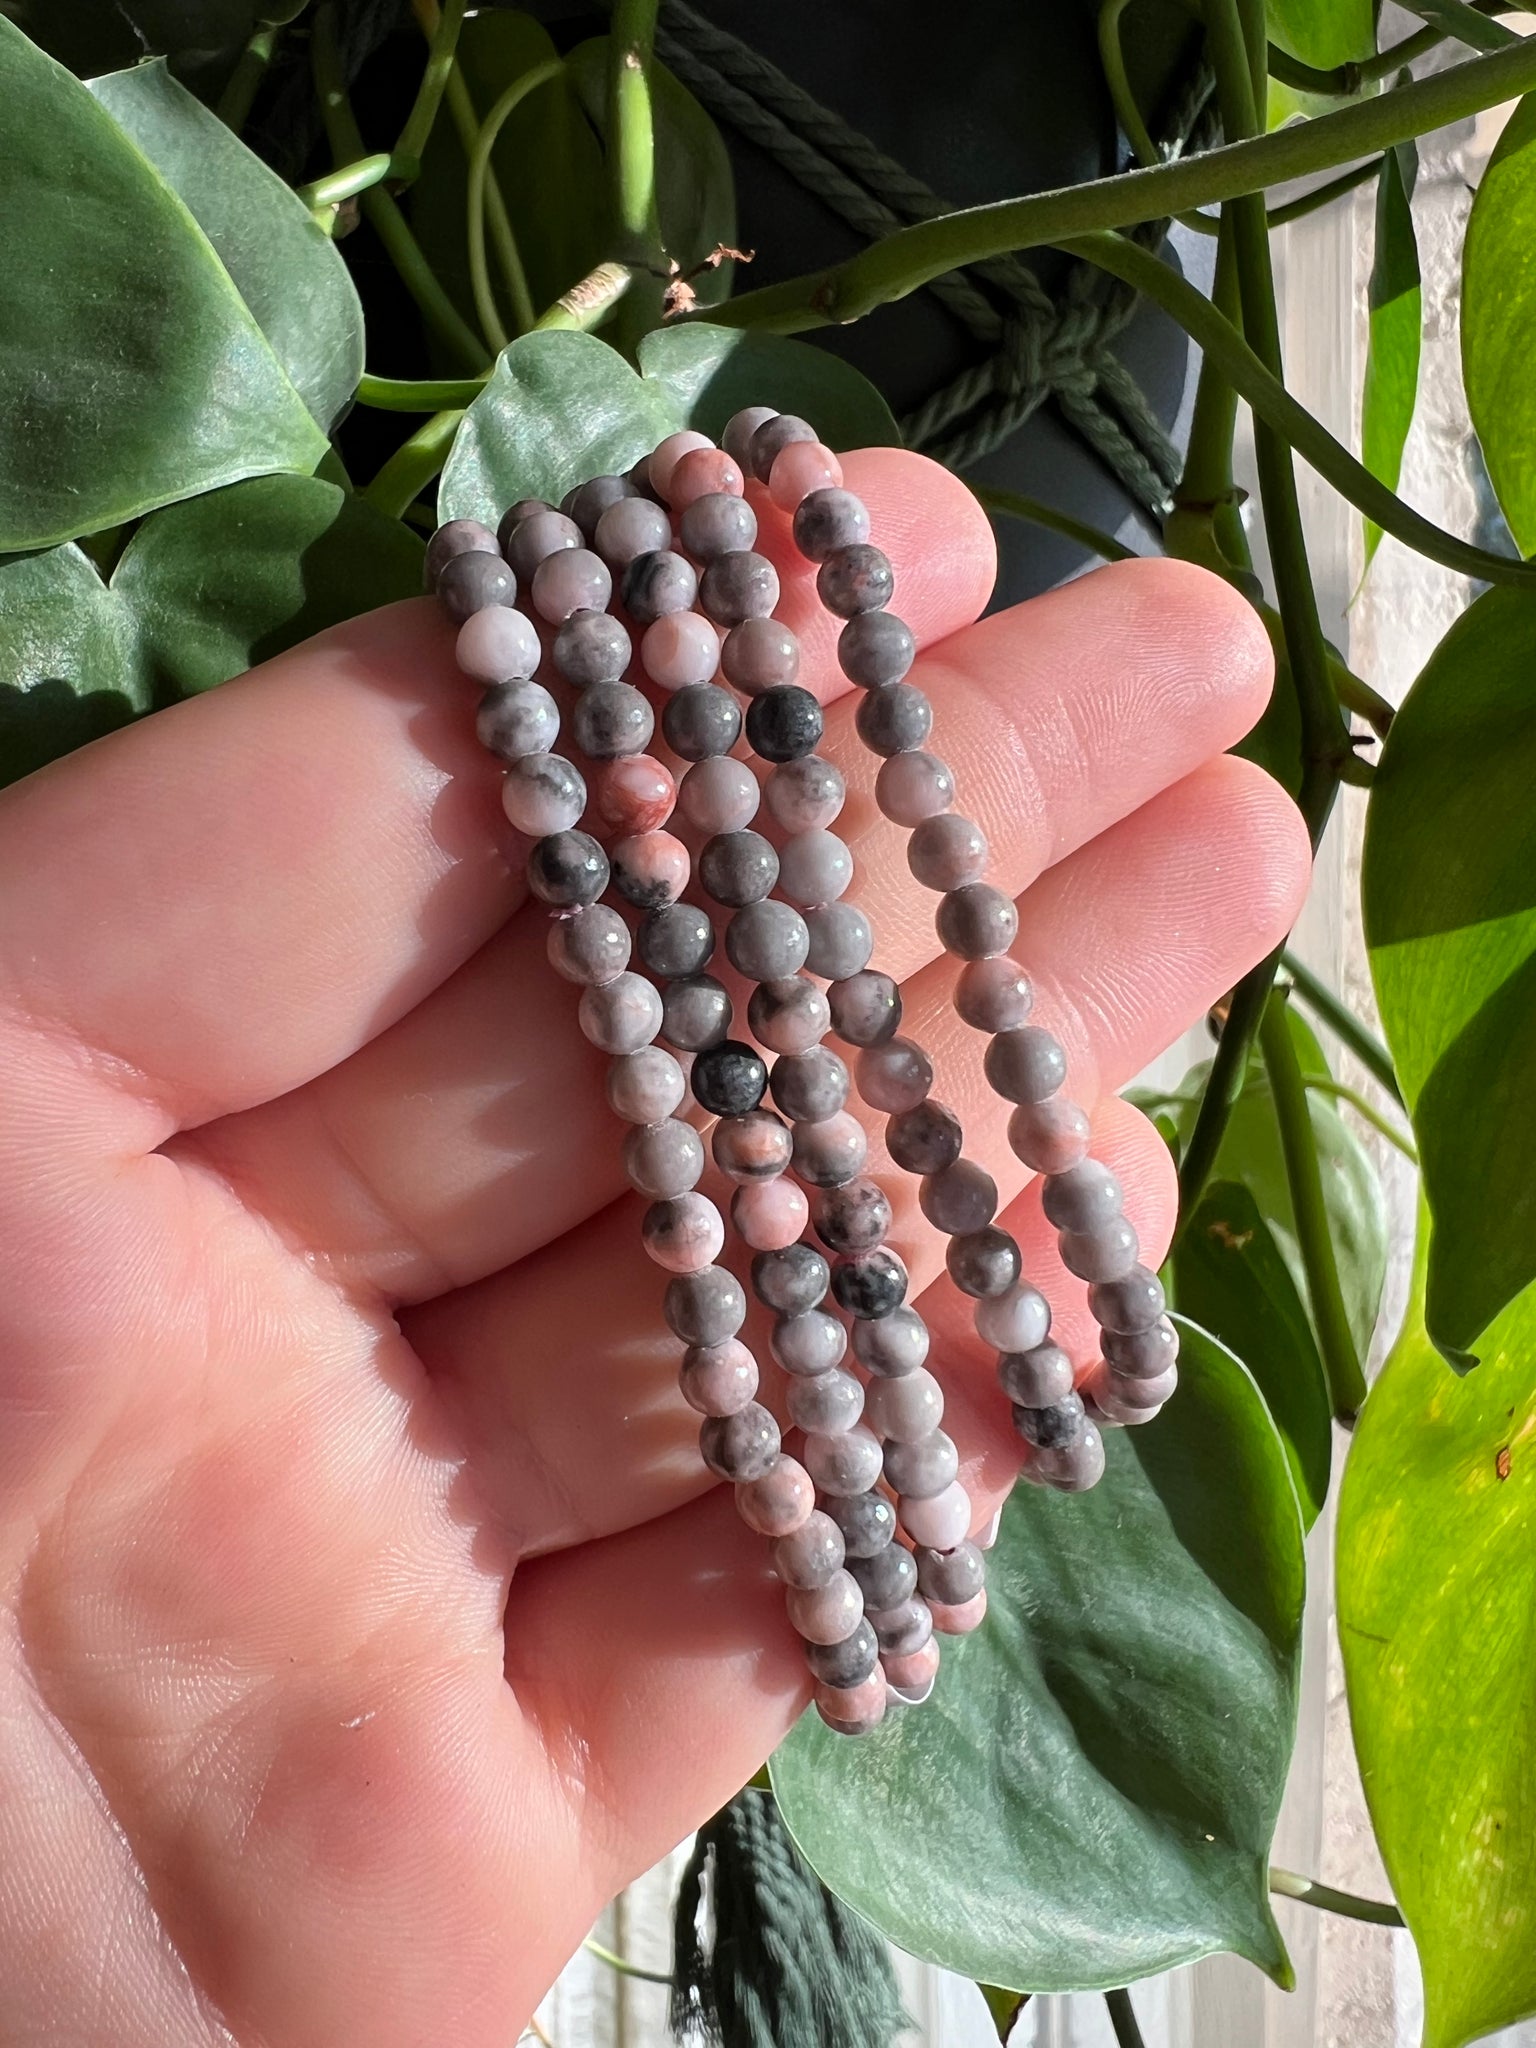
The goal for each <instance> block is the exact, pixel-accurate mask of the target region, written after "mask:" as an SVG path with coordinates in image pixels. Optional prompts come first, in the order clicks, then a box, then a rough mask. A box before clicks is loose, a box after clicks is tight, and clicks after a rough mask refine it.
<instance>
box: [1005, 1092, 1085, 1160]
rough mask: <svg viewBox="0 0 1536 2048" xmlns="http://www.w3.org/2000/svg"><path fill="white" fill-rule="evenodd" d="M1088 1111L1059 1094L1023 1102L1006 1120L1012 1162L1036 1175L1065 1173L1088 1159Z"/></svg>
mask: <svg viewBox="0 0 1536 2048" xmlns="http://www.w3.org/2000/svg"><path fill="white" fill-rule="evenodd" d="M1089 1136H1090V1132H1089V1125H1088V1112H1087V1111H1086V1110H1085V1109H1080V1108H1079V1107H1078V1105H1077V1104H1076V1103H1075V1102H1069V1101H1068V1100H1067V1098H1066V1097H1065V1096H1063V1095H1054V1096H1051V1097H1049V1098H1047V1100H1046V1101H1044V1102H1024V1103H1021V1104H1020V1105H1019V1107H1018V1108H1017V1109H1016V1110H1015V1111H1014V1112H1013V1115H1012V1116H1011V1117H1009V1119H1008V1143H1009V1144H1010V1145H1011V1146H1012V1148H1013V1154H1014V1157H1015V1158H1016V1159H1019V1160H1022V1162H1023V1163H1024V1165H1025V1166H1029V1167H1032V1168H1033V1169H1034V1171H1035V1172H1036V1173H1065V1172H1066V1170H1067V1168H1068V1167H1069V1166H1076V1165H1077V1164H1078V1163H1079V1161H1081V1160H1084V1159H1086V1158H1087V1157H1088V1140H1089Z"/></svg>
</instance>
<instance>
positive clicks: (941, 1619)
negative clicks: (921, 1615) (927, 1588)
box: [928, 1587, 987, 1636]
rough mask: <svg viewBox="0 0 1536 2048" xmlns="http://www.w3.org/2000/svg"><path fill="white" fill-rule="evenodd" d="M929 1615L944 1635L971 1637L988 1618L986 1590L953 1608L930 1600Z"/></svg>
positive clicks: (944, 1603)
mask: <svg viewBox="0 0 1536 2048" xmlns="http://www.w3.org/2000/svg"><path fill="white" fill-rule="evenodd" d="M928 1614H929V1617H930V1619H931V1620H932V1622H933V1625H934V1627H935V1628H936V1629H938V1630H939V1631H940V1632H941V1633H942V1634H944V1635H947V1636H968V1635H971V1634H973V1633H974V1631H975V1630H977V1629H979V1628H980V1627H981V1624H982V1623H983V1622H984V1621H985V1620H986V1618H987V1594H986V1588H985V1587H983V1588H982V1590H981V1592H979V1593H975V1594H973V1595H972V1596H971V1598H970V1599H969V1600H962V1601H961V1602H960V1603H959V1604H958V1605H957V1606H953V1607H952V1606H949V1605H948V1604H947V1603H946V1602H944V1601H942V1600H930V1601H929V1603H928Z"/></svg>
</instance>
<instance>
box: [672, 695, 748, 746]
mask: <svg viewBox="0 0 1536 2048" xmlns="http://www.w3.org/2000/svg"><path fill="white" fill-rule="evenodd" d="M661 730H662V736H663V738H664V739H665V740H666V743H667V745H668V746H669V747H670V748H671V749H672V751H673V753H674V754H680V755H681V756H682V758H683V759H684V760H685V761H711V760H714V759H715V757H716V756H717V755H720V754H728V753H729V752H730V751H731V749H732V747H734V746H735V744H736V742H737V740H738V739H739V738H740V737H741V706H740V705H739V704H738V703H737V702H736V699H735V698H734V697H733V696H732V695H731V693H730V691H729V690H722V689H721V688H720V686H719V684H718V683H688V684H686V685H685V686H684V687H683V688H682V689H681V690H674V691H673V692H672V694H671V696H670V697H668V699H667V701H666V703H665V704H664V705H663V706H662V712H661Z"/></svg>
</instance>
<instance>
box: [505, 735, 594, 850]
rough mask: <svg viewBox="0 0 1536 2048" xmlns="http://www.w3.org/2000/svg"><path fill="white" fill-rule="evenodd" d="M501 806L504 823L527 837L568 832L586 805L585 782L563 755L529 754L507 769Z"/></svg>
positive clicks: (578, 819) (578, 821)
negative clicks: (505, 815)
mask: <svg viewBox="0 0 1536 2048" xmlns="http://www.w3.org/2000/svg"><path fill="white" fill-rule="evenodd" d="M501 807H502V809H503V810H504V811H505V812H506V814H507V822H508V824H510V825H513V826H515V827H516V829H517V830H518V831H519V832H526V833H527V834H528V836H529V837H530V838H531V839H539V838H542V837H543V836H544V835H545V834H546V833H549V832H569V831H570V829H571V827H572V826H573V825H577V824H579V823H580V822H581V814H582V812H583V811H584V810H585V809H586V807H587V785H586V784H585V782H583V781H582V779H581V776H580V774H579V773H578V771H577V770H576V769H575V768H574V767H573V766H572V765H571V763H570V762H569V761H567V760H566V758H565V756H564V755H563V754H529V755H528V756H527V757H526V759H524V760H521V761H514V762H513V763H512V765H511V767H510V768H509V769H508V770H507V777H506V780H505V782H503V783H502V785H501Z"/></svg>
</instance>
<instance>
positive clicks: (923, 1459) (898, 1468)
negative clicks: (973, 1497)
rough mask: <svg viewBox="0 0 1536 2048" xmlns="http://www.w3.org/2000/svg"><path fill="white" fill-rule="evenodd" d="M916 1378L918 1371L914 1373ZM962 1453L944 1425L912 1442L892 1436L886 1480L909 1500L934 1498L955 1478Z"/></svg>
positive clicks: (890, 1382) (889, 1383)
mask: <svg viewBox="0 0 1536 2048" xmlns="http://www.w3.org/2000/svg"><path fill="white" fill-rule="evenodd" d="M913 1378H914V1379H915V1378H916V1374H913ZM883 1384H884V1385H885V1386H887V1387H905V1386H907V1385H908V1384H909V1382H908V1381H907V1380H886V1381H885V1382H884V1383H883ZM959 1470H960V1453H959V1452H958V1451H957V1450H956V1449H955V1446H954V1442H953V1440H952V1439H951V1438H949V1437H947V1436H946V1435H945V1434H944V1432H943V1430H942V1429H934V1430H930V1431H929V1433H928V1435H927V1436H925V1437H920V1438H919V1439H918V1440H917V1441H916V1442H911V1441H909V1440H907V1439H905V1438H902V1437H892V1438H891V1439H890V1440H889V1441H888V1442H887V1444H886V1446H885V1477H886V1483H887V1484H888V1485H889V1486H891V1487H892V1488H893V1489H894V1490H895V1491H896V1492H897V1493H899V1494H902V1495H904V1496H905V1497H906V1498H907V1499H908V1500H932V1499H933V1497H934V1495H935V1494H938V1493H942V1492H943V1491H944V1489H945V1487H946V1486H949V1485H951V1484H952V1483H953V1482H954V1479H955V1475H956V1474H957V1473H958V1472H959Z"/></svg>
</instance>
